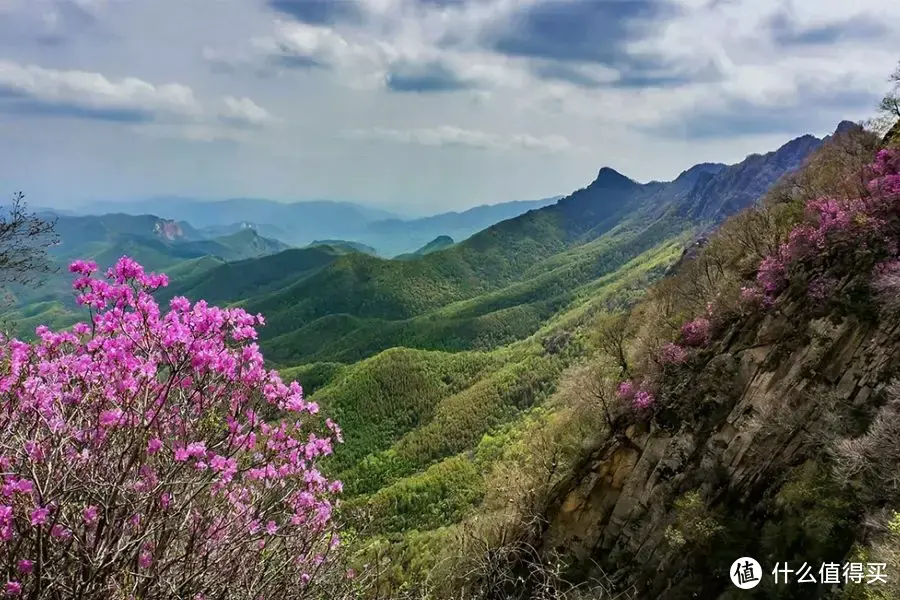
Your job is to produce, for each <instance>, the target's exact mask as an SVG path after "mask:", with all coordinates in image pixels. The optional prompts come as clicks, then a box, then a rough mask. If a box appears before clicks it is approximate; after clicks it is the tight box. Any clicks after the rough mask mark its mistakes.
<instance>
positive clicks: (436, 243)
mask: <svg viewBox="0 0 900 600" xmlns="http://www.w3.org/2000/svg"><path fill="white" fill-rule="evenodd" d="M454 243H455V242H454V241H453V238H452V237H450V236H449V235H439V236H437V237H436V238H434V239H433V240H431V241H430V242H428V243H427V244H425V245H424V246H422V247H421V248H419V249H418V250H416V251H415V252H410V253H409V254H400V255H397V256H395V257H394V260H411V259H413V258H418V257H420V256H425V255H426V254H431V253H432V252H437V251H438V250H443V249H444V248H449V247H450V246H452V245H453V244H454Z"/></svg>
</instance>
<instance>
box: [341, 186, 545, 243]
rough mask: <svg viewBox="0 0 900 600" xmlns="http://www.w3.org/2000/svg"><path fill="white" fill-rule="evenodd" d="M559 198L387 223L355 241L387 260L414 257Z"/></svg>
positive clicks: (371, 228) (374, 225) (370, 227)
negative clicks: (440, 241)
mask: <svg viewBox="0 0 900 600" xmlns="http://www.w3.org/2000/svg"><path fill="white" fill-rule="evenodd" d="M560 198H561V196H555V197H553V198H544V199H543V200H515V201H512V202H501V203H499V204H485V205H482V206H476V207H474V208H470V209H468V210H465V211H462V212H447V213H441V214H438V215H434V216H431V217H422V218H419V219H410V220H402V219H387V220H383V221H377V222H374V223H371V224H369V225H368V226H367V227H366V229H365V231H363V232H362V233H360V234H359V235H357V236H356V237H354V238H353V239H356V240H358V241H361V242H364V243H366V244H369V245H371V246H374V247H375V248H376V249H378V251H379V252H380V253H381V254H383V255H385V256H395V255H398V254H401V253H412V252H414V251H415V250H416V249H418V248H420V247H422V246H424V245H425V244H427V243H428V242H429V241H431V240H433V239H434V238H436V237H438V236H441V235H446V236H449V237H452V238H453V239H455V240H464V239H466V238H468V237H471V236H472V235H474V234H476V233H478V232H479V231H481V230H482V229H485V228H486V227H490V226H491V225H494V224H495V223H499V222H500V221H505V220H506V219H512V218H513V217H518V216H519V215H521V214H524V213H526V212H528V211H529V210H535V209H538V208H543V207H544V206H549V205H551V204H553V203H554V202H556V201H557V200H559V199H560Z"/></svg>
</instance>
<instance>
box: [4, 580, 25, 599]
mask: <svg viewBox="0 0 900 600" xmlns="http://www.w3.org/2000/svg"><path fill="white" fill-rule="evenodd" d="M20 593H22V584H21V583H19V582H18V581H7V582H6V595H7V596H18V595H19V594H20Z"/></svg>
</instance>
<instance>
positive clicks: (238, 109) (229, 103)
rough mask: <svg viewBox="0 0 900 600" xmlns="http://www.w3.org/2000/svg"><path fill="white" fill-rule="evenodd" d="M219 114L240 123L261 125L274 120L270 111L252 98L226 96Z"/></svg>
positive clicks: (225, 118)
mask: <svg viewBox="0 0 900 600" xmlns="http://www.w3.org/2000/svg"><path fill="white" fill-rule="evenodd" d="M222 104H223V107H222V109H221V110H220V112H219V116H220V117H221V118H222V119H224V120H226V121H228V122H231V123H237V124H240V125H251V126H261V125H265V124H266V123H268V122H270V121H272V115H271V114H269V111H267V110H266V109H264V108H263V107H261V106H259V105H258V104H256V103H255V102H254V101H253V100H251V99H250V98H235V97H234V96H225V98H223V99H222Z"/></svg>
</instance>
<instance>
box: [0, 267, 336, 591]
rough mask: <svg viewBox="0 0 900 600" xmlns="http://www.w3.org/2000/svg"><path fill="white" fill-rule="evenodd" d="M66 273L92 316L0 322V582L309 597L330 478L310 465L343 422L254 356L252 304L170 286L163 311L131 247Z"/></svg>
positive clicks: (43, 587) (153, 280)
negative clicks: (109, 263) (212, 301)
mask: <svg viewBox="0 0 900 600" xmlns="http://www.w3.org/2000/svg"><path fill="white" fill-rule="evenodd" d="M70 270H71V271H72V272H73V273H75V274H76V276H77V278H76V280H75V282H74V287H75V289H76V290H77V293H78V297H77V301H78V303H79V304H81V305H83V306H86V307H89V308H90V310H91V312H92V314H93V316H92V318H91V320H90V323H79V324H76V325H75V326H73V327H72V329H71V331H66V332H59V333H57V332H52V331H50V330H49V329H48V328H47V327H44V326H41V327H38V328H37V332H36V333H37V337H38V339H37V341H35V342H34V343H32V344H29V343H25V342H22V341H19V340H15V339H12V340H9V339H4V338H3V337H2V336H0V477H2V480H0V568H2V569H3V573H4V575H3V577H5V578H6V583H5V590H0V591H5V593H6V594H7V595H11V596H15V595H21V596H23V597H27V598H35V599H37V598H41V599H62V598H81V599H83V600H94V599H97V600H100V599H116V600H118V599H123V600H124V599H125V598H129V599H149V598H152V599H154V600H155V599H174V598H179V599H181V598H185V599H191V600H200V599H209V600H212V599H216V600H231V599H234V600H238V599H240V600H251V599H252V600H256V599H257V598H262V597H265V598H266V599H267V600H278V599H284V598H304V597H307V596H308V595H310V594H318V595H319V596H321V593H319V592H317V591H316V589H315V584H316V582H317V581H318V576H319V575H320V574H321V573H322V571H323V569H324V568H325V567H324V566H323V565H326V564H331V563H329V561H328V560H327V559H328V557H329V554H330V553H331V552H332V550H333V548H334V546H335V544H336V542H337V538H336V536H335V533H336V532H335V531H334V528H333V526H332V524H331V513H332V509H333V500H334V497H335V495H336V494H337V493H339V492H340V491H341V484H340V482H338V481H329V480H328V479H327V478H326V477H324V476H323V475H322V474H321V472H320V471H319V470H318V469H317V468H316V463H317V460H318V459H320V458H321V457H323V456H326V455H329V454H331V452H332V447H333V444H334V443H335V442H339V441H341V437H340V436H341V433H340V429H339V428H338V427H337V425H335V424H334V423H333V422H332V421H331V420H330V419H322V418H321V417H319V416H317V413H318V406H317V405H316V404H315V403H312V402H308V401H306V400H305V399H304V397H303V392H302V389H301V388H300V386H299V384H297V383H296V382H293V383H291V384H290V385H287V384H285V383H283V382H282V380H281V378H280V376H279V375H278V374H277V372H275V371H269V370H267V369H266V368H265V367H264V363H263V357H262V355H261V354H260V352H259V350H258V347H257V346H256V344H255V343H253V340H254V339H256V337H257V333H256V329H255V326H256V325H257V324H260V325H261V324H262V323H263V318H262V316H260V315H257V316H252V315H249V314H247V313H246V312H244V311H243V310H241V309H238V308H229V309H220V308H216V307H210V306H208V305H207V304H206V303H205V302H203V301H199V302H197V303H195V304H193V305H192V304H191V303H190V302H189V301H188V300H187V299H186V298H183V297H177V298H174V299H172V300H171V301H170V306H171V310H170V311H168V312H167V313H165V314H163V313H162V311H161V310H160V307H159V306H158V305H157V304H156V302H155V301H154V299H153V297H152V295H151V294H152V292H154V291H155V290H157V289H159V288H160V287H162V286H164V285H166V284H167V278H166V277H165V275H156V274H146V273H144V270H143V268H141V266H140V265H139V264H137V263H136V262H134V261H133V260H131V259H129V258H122V259H120V261H119V262H118V263H117V264H116V266H115V267H114V268H113V269H110V270H109V271H108V272H107V275H106V279H105V280H104V279H101V278H96V277H94V272H95V271H96V265H94V264H93V263H88V262H84V261H76V262H75V263H73V264H72V265H71V267H70ZM267 408H273V409H275V410H276V411H277V412H278V414H279V415H282V418H281V419H277V420H274V421H266V420H265V419H263V418H262V417H261V415H262V414H264V411H265V410H266V409H267ZM2 585H3V584H2V583H0V586H2ZM327 595H328V594H326V596H327Z"/></svg>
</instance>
